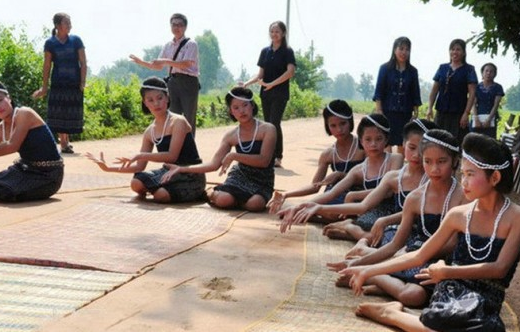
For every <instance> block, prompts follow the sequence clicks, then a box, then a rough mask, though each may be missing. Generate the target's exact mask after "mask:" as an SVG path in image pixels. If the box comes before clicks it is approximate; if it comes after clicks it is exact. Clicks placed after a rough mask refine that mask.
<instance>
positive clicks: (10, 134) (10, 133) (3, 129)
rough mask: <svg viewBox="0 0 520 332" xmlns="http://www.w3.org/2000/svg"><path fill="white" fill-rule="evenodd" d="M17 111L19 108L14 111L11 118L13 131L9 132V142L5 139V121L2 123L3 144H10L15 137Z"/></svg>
mask: <svg viewBox="0 0 520 332" xmlns="http://www.w3.org/2000/svg"><path fill="white" fill-rule="evenodd" d="M16 111H18V108H15V109H14V110H13V116H12V117H11V131H10V132H9V140H6V139H5V120H4V121H2V142H9V141H10V140H11V136H13V129H14V117H15V116H16Z"/></svg>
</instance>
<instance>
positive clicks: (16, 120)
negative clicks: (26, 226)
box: [0, 83, 63, 202]
mask: <svg viewBox="0 0 520 332" xmlns="http://www.w3.org/2000/svg"><path fill="white" fill-rule="evenodd" d="M0 119H1V120H2V122H0V133H1V134H0V135H1V136H0V138H1V140H2V141H1V142H0V156H5V155H8V154H11V153H15V152H18V153H19V154H20V159H19V160H17V161H16V162H15V163H14V165H12V166H9V168H7V169H6V170H4V171H1V172H0V201H8V202H21V201H32V200H40V199H46V198H49V197H51V196H52V195H54V194H55V193H56V192H57V191H58V190H59V189H60V187H61V183H62V181H63V160H62V159H61V157H60V154H59V152H58V150H57V149H56V141H55V140H54V136H53V135H52V133H51V131H50V129H49V127H48V126H47V125H46V124H45V121H43V119H42V118H41V117H40V116H39V115H38V113H36V112H35V111H34V110H33V109H31V108H29V107H16V106H15V103H14V102H13V100H12V99H11V96H10V95H9V92H8V91H7V88H6V86H5V85H4V84H3V83H0Z"/></svg>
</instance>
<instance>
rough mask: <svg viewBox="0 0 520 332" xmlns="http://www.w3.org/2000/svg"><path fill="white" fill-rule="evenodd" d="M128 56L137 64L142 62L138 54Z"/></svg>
mask: <svg viewBox="0 0 520 332" xmlns="http://www.w3.org/2000/svg"><path fill="white" fill-rule="evenodd" d="M128 57H129V58H130V60H132V61H133V62H135V63H137V64H139V63H142V62H143V60H141V58H139V57H138V56H135V55H133V54H130V55H129V56H128Z"/></svg>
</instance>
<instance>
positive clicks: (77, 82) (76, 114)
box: [33, 13, 87, 153]
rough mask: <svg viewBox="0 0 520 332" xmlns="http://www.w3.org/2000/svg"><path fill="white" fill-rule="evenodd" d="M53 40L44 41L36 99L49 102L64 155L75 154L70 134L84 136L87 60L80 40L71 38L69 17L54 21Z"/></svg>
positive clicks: (52, 124)
mask: <svg viewBox="0 0 520 332" xmlns="http://www.w3.org/2000/svg"><path fill="white" fill-rule="evenodd" d="M53 22H54V29H53V30H52V37H51V38H49V39H47V40H46V41H45V46H44V56H45V58H44V62H43V85H42V87H41V88H40V89H39V90H37V91H35V92H34V93H33V97H34V98H39V97H44V96H45V95H46V94H47V91H48V90H49V76H50V73H51V67H52V76H51V88H50V91H49V98H48V109H47V124H48V125H49V127H50V128H51V130H52V131H54V132H57V133H58V136H59V139H60V145H61V153H74V150H72V145H70V139H69V134H79V133H81V132H83V89H84V88H85V80H86V78H87V60H86V56H85V47H84V46H83V42H82V41H81V38H79V37H78V36H75V35H71V34H70V29H71V28H72V25H71V22H70V16H69V15H67V14H65V13H57V14H55V15H54V18H53Z"/></svg>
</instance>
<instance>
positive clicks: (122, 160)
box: [115, 157, 137, 168]
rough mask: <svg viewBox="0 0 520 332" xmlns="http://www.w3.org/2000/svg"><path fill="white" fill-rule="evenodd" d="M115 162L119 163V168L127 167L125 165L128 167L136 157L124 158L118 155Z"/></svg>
mask: <svg viewBox="0 0 520 332" xmlns="http://www.w3.org/2000/svg"><path fill="white" fill-rule="evenodd" d="M116 160H117V161H116V162H115V163H116V164H121V166H120V168H127V167H130V165H132V164H133V163H134V162H136V161H137V158H136V157H132V158H126V157H119V158H116Z"/></svg>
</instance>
